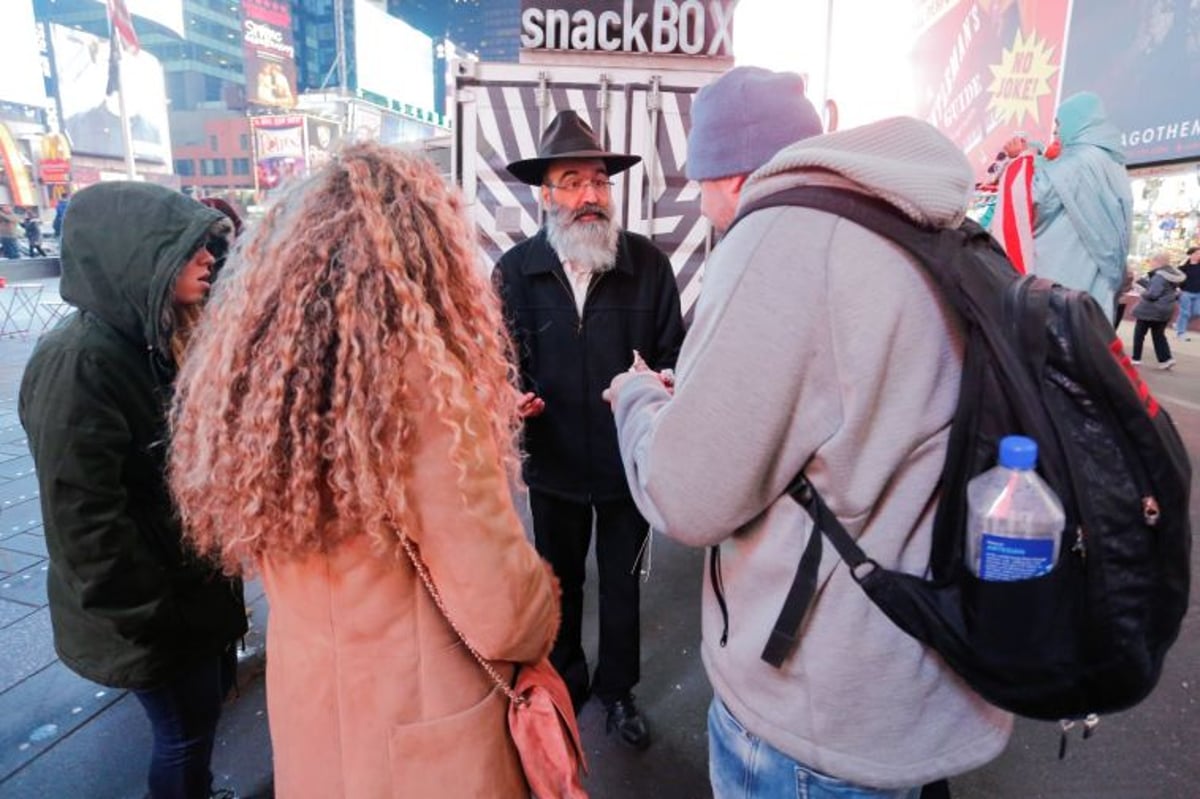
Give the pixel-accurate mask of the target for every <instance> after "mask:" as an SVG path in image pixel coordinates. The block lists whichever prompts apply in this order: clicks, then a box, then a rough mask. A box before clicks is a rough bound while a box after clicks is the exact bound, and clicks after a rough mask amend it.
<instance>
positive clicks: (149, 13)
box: [95, 0, 184, 37]
mask: <svg viewBox="0 0 1200 799" xmlns="http://www.w3.org/2000/svg"><path fill="white" fill-rule="evenodd" d="M95 1H96V2H97V3H99V4H100V5H106V0H95ZM125 7H126V8H128V9H129V13H130V14H132V15H133V16H135V17H142V18H143V19H148V20H150V21H151V22H157V23H158V24H159V25H162V26H163V27H165V28H170V29H171V30H173V31H174V32H175V33H176V34H177V35H179V36H181V37H182V36H183V35H184V34H183V0H125Z"/></svg>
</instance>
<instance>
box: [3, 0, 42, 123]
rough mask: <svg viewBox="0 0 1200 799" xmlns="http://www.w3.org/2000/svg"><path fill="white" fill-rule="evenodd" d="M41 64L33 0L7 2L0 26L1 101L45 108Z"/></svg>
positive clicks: (10, 0)
mask: <svg viewBox="0 0 1200 799" xmlns="http://www.w3.org/2000/svg"><path fill="white" fill-rule="evenodd" d="M40 64H41V58H40V57H39V56H38V37H37V29H36V28H35V27H34V21H33V0H8V3H6V4H5V9H4V24H2V25H0V100H3V101H6V102H9V103H20V104H21V105H33V106H44V105H45V104H46V85H45V82H44V81H43V80H42V69H41V66H40Z"/></svg>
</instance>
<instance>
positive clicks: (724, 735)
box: [708, 696, 921, 799]
mask: <svg viewBox="0 0 1200 799" xmlns="http://www.w3.org/2000/svg"><path fill="white" fill-rule="evenodd" d="M708 776H709V780H710V781H711V782H712V789H713V799H759V798H761V799H775V798H776V797H785V796H786V797H796V799H917V797H918V796H920V793H921V788H920V787H919V786H918V787H915V788H898V789H893V790H881V789H878V788H866V787H863V786H861V785H854V784H852V783H849V782H845V781H844V780H839V779H836V778H834V777H830V776H828V775H825V774H822V773H820V772H818V771H814V770H812V769H811V768H809V767H808V766H806V765H804V764H803V763H799V762H797V761H795V760H793V759H792V758H790V757H788V756H787V755H785V754H783V753H782V752H780V751H779V750H777V749H775V748H773V747H772V746H771V745H770V744H768V743H767V742H766V741H764V740H762V739H761V738H756V737H755V736H754V735H752V734H750V733H749V732H747V731H746V728H745V727H743V726H742V725H741V724H740V723H739V722H738V720H737V719H735V718H734V717H733V714H732V713H730V712H729V708H727V707H725V703H724V702H722V701H721V700H720V699H719V698H717V697H715V696H714V697H713V701H712V704H711V705H709V707H708Z"/></svg>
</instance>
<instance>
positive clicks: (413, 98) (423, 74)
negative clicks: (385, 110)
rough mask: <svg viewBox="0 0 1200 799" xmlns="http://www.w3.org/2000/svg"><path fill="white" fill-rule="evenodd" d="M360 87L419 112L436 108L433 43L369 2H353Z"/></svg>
mask: <svg viewBox="0 0 1200 799" xmlns="http://www.w3.org/2000/svg"><path fill="white" fill-rule="evenodd" d="M354 59H355V61H354V68H355V70H356V71H357V73H358V88H359V89H362V90H364V91H367V92H371V93H373V94H378V95H382V96H383V97H386V98H387V99H388V100H396V101H398V102H400V103H401V104H405V103H407V104H411V105H413V106H416V107H417V108H420V109H425V110H430V111H432V110H434V106H433V40H432V39H430V38H429V37H428V36H426V35H425V34H423V33H421V32H420V31H419V30H417V29H416V28H413V27H412V26H410V25H408V24H407V23H405V22H404V21H403V20H400V19H397V18H396V17H393V16H392V15H390V14H388V13H387V12H386V11H384V10H383V9H382V8H380V7H379V6H376V5H373V4H372V3H370V2H368V1H367V0H355V2H354Z"/></svg>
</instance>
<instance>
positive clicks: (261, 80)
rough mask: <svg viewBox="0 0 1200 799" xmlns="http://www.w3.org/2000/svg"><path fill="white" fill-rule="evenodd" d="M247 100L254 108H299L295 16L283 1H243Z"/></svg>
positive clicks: (243, 42)
mask: <svg viewBox="0 0 1200 799" xmlns="http://www.w3.org/2000/svg"><path fill="white" fill-rule="evenodd" d="M242 52H243V55H244V57H245V62H246V99H247V100H248V101H249V103H250V104H251V105H259V106H269V107H273V108H295V106H296V47H295V42H294V40H293V39H292V12H291V9H290V8H289V6H288V4H287V3H286V2H283V0H242Z"/></svg>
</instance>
